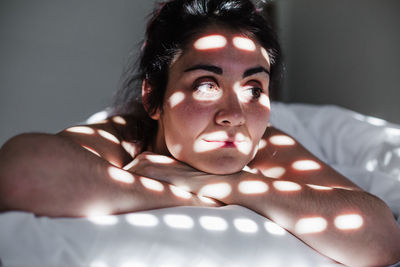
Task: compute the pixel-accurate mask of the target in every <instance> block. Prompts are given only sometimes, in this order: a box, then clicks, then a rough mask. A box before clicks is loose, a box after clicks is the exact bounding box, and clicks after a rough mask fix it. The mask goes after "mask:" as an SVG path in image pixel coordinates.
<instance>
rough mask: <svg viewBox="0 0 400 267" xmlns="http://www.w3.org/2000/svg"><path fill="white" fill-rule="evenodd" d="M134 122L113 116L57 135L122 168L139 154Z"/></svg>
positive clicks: (127, 118)
mask: <svg viewBox="0 0 400 267" xmlns="http://www.w3.org/2000/svg"><path fill="white" fill-rule="evenodd" d="M135 127H136V120H135V119H134V118H133V117H131V116H113V117H110V118H107V119H106V120H103V121H99V122H96V123H93V124H82V125H74V126H71V127H68V128H66V129H65V130H63V131H61V132H59V133H58V134H57V135H58V136H61V137H64V138H67V139H69V140H72V141H73V142H75V143H77V144H79V145H80V146H82V147H83V148H85V149H86V150H88V151H90V152H91V153H93V154H95V155H97V156H99V157H102V158H104V159H105V160H107V161H109V162H110V163H112V164H114V165H116V166H119V167H122V166H124V165H126V164H127V163H129V162H130V161H131V160H132V159H133V158H134V157H135V156H136V155H137V154H138V153H140V152H141V142H140V141H139V140H135V138H134V135H133V134H132V132H133V131H134V129H135Z"/></svg>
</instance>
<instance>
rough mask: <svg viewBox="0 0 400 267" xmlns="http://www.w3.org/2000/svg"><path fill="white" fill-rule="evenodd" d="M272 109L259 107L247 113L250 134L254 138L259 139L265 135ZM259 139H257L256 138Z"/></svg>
mask: <svg viewBox="0 0 400 267" xmlns="http://www.w3.org/2000/svg"><path fill="white" fill-rule="evenodd" d="M269 118H270V111H269V110H268V109H265V108H257V109H253V110H251V111H249V113H248V114H247V126H248V129H249V132H250V135H251V136H252V137H253V138H254V139H259V138H261V137H262V136H263V135H264V132H265V130H266V128H267V126H268V123H269ZM256 141H257V140H256Z"/></svg>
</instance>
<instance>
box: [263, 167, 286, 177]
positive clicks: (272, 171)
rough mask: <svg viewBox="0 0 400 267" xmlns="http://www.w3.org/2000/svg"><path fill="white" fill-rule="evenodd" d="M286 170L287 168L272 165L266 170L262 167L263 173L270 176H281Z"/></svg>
mask: <svg viewBox="0 0 400 267" xmlns="http://www.w3.org/2000/svg"><path fill="white" fill-rule="evenodd" d="M285 172H286V169H285V168H283V167H272V168H269V169H266V170H264V169H261V173H262V174H263V175H264V176H267V177H270V178H280V177H282V176H283V175H284V174H285Z"/></svg>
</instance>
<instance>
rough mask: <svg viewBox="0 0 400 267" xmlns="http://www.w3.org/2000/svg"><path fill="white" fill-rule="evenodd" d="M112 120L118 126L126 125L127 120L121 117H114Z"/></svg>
mask: <svg viewBox="0 0 400 267" xmlns="http://www.w3.org/2000/svg"><path fill="white" fill-rule="evenodd" d="M111 120H112V121H113V122H114V123H116V124H119V125H126V120H125V119H124V118H122V117H121V116H115V117H112V119H111Z"/></svg>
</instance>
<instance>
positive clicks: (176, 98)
mask: <svg viewBox="0 0 400 267" xmlns="http://www.w3.org/2000/svg"><path fill="white" fill-rule="evenodd" d="M184 99H185V94H184V93H182V92H175V93H173V94H172V95H171V96H170V97H169V99H168V103H169V106H170V108H174V107H176V106H177V105H178V104H179V103H181V102H182V101H183V100H184Z"/></svg>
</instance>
